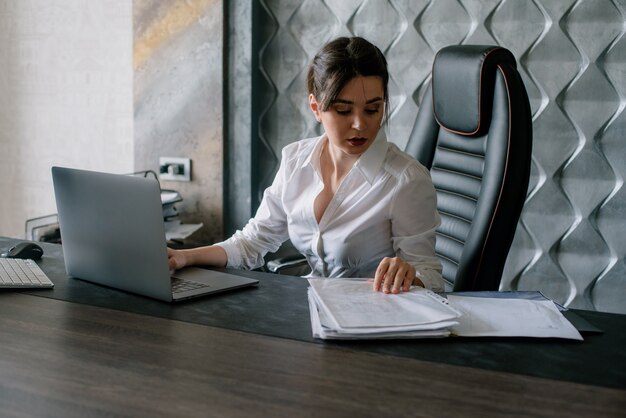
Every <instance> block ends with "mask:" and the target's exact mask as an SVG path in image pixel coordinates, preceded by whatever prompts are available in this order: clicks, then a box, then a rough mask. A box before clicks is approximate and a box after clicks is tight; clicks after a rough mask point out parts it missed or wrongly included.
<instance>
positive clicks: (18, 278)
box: [0, 258, 54, 289]
mask: <svg viewBox="0 0 626 418" xmlns="http://www.w3.org/2000/svg"><path fill="white" fill-rule="evenodd" d="M52 286H54V283H52V281H50V279H49V278H48V276H46V273H44V272H43V271H42V270H41V268H39V266H38V265H37V263H35V262H34V261H33V260H22V259H19V258H0V288H15V289H19V288H31V287H52Z"/></svg>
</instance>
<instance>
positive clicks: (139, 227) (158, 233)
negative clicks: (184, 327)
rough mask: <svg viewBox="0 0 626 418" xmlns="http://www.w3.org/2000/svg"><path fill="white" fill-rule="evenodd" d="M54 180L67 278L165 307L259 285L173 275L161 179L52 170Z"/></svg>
mask: <svg viewBox="0 0 626 418" xmlns="http://www.w3.org/2000/svg"><path fill="white" fill-rule="evenodd" d="M52 181H53V184H54V194H55V198H56V204H57V210H58V215H59V227H60V229H61V242H62V244H63V256H64V258H65V268H66V271H67V274H68V275H69V276H72V277H75V278H79V279H83V280H87V281H90V282H94V283H98V284H101V285H105V286H109V287H113V288H116V289H120V290H124V291H127V292H131V293H136V294H139V295H143V296H147V297H150V298H154V299H158V300H162V301H166V302H176V301H180V300H186V299H190V298H195V297H198V296H204V295H209V294H214V293H218V292H224V291H227V290H233V289H238V288H242V287H246V286H253V285H256V284H258V280H254V279H249V278H246V277H241V276H237V275H235V274H229V273H225V272H221V271H215V270H207V269H203V268H198V267H188V268H184V269H181V270H178V271H176V272H175V273H174V275H173V276H170V271H169V267H168V262H167V244H166V240H165V225H164V222H163V207H162V203H161V191H160V188H159V183H158V182H157V181H156V180H155V179H148V178H143V177H136V176H126V175H118V174H109V173H99V172H95V171H86V170H77V169H71V168H64V167H52Z"/></svg>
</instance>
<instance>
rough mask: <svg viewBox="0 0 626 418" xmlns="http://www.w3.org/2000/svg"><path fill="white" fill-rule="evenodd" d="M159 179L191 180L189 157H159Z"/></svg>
mask: <svg viewBox="0 0 626 418" xmlns="http://www.w3.org/2000/svg"><path fill="white" fill-rule="evenodd" d="M159 180H164V181H191V159H190V158H179V157H159Z"/></svg>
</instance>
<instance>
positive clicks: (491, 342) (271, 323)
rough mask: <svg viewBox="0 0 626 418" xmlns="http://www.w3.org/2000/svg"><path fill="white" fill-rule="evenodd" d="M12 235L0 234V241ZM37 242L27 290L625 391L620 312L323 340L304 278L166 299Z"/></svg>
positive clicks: (625, 324) (625, 338)
mask: <svg viewBox="0 0 626 418" xmlns="http://www.w3.org/2000/svg"><path fill="white" fill-rule="evenodd" d="M13 241H14V240H9V239H6V238H0V247H1V248H4V247H6V246H8V245H9V244H11V243H12V242H13ZM42 246H43V247H44V250H45V255H44V257H43V258H42V259H41V260H40V261H39V265H40V266H41V268H42V269H43V270H44V271H45V272H46V273H47V274H48V276H49V277H50V279H51V280H52V281H53V282H54V284H55V287H54V289H52V290H31V291H27V292H25V293H28V294H31V295H36V296H41V297H48V298H53V299H60V300H64V301H69V302H76V303H82V304H88V305H93V306H99V307H105V308H111V309H117V310H123V311H127V312H134V313H139V314H144V315H151V316H155V317H162V318H168V319H175V320H179V321H185V322H190V323H197V324H202V325H209V326H214V327H220V328H227V329H232V330H238V331H244V332H250V333H255V334H262V335H268V336H273V337H281V338H288V339H293V340H299V341H306V342H311V343H317V344H324V345H328V346H333V347H342V348H348V349H354V350H365V351H370V352H375V353H379V354H386V355H392V356H397V357H408V358H414V359H419V360H425V361H433V362H440V363H446V364H453V365H458V366H468V367H477V368H482V369H489V370H496V371H502V372H510V373H516V374H524V375H530V376H535V377H544V378H549V379H557V380H565V381H570V382H578V383H583V384H591V385H596V386H604V387H612V388H620V389H626V348H625V347H626V315H617V314H609V313H601V312H592V311H576V313H577V314H578V315H580V316H581V317H582V318H583V319H586V320H587V321H588V322H589V323H591V324H592V325H596V326H598V327H599V328H601V329H602V330H603V331H605V332H604V333H592V334H583V336H584V338H585V341H583V342H577V341H569V340H556V339H531V338H459V337H451V338H443V339H415V340H384V341H382V340H379V341H341V342H325V341H321V340H316V339H314V338H313V337H312V334H311V324H310V319H309V307H308V302H307V293H306V289H307V287H308V283H307V281H306V280H305V279H302V278H299V277H289V276H279V275H274V274H269V273H258V272H246V271H236V273H238V274H241V275H243V276H249V277H254V278H256V279H258V280H259V281H260V283H259V286H258V288H248V289H242V290H236V291H233V292H229V293H224V294H217V295H214V296H208V297H204V298H200V299H196V300H192V301H188V302H182V303H179V304H168V303H163V302H159V301H155V300H152V299H148V298H144V297H141V296H136V295H132V294H129V293H125V292H121V291H118V290H115V289H110V288H107V287H103V286H99V285H95V284H92V283H89V282H86V281H82V280H78V279H72V278H68V277H67V276H66V273H65V266H64V263H63V256H62V247H61V246H60V245H54V244H43V245H42Z"/></svg>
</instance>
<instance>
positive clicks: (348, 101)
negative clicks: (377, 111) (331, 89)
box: [331, 97, 383, 105]
mask: <svg viewBox="0 0 626 418" xmlns="http://www.w3.org/2000/svg"><path fill="white" fill-rule="evenodd" d="M382 100H383V98H382V97H374V98H373V99H369V100H368V101H367V102H365V104H370V103H374V102H379V101H382ZM335 103H341V104H350V105H351V104H354V102H353V101H352V100H344V99H335V100H333V102H332V103H331V104H335Z"/></svg>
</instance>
